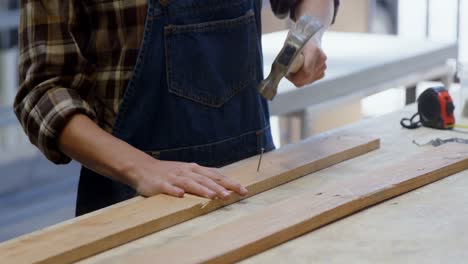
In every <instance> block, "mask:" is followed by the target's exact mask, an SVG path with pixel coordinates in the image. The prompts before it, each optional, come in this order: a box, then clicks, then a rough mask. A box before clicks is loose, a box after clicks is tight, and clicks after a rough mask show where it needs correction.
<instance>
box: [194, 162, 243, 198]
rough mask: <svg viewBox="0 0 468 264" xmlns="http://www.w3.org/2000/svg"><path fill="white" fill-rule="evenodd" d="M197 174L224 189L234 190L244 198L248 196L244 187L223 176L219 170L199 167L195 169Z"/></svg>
mask: <svg viewBox="0 0 468 264" xmlns="http://www.w3.org/2000/svg"><path fill="white" fill-rule="evenodd" d="M195 172H197V173H198V174H201V175H205V176H207V177H209V178H210V179H211V180H212V181H214V182H216V183H217V184H218V185H221V186H222V187H224V188H226V189H229V190H232V191H234V192H236V193H238V194H240V195H242V196H244V195H246V194H247V192H248V191H247V189H246V188H245V187H244V186H242V185H241V184H239V183H237V182H235V181H234V180H232V179H231V178H229V177H227V176H225V175H223V174H222V173H221V172H219V170H217V169H213V168H207V167H202V166H199V167H198V168H196V169H195Z"/></svg>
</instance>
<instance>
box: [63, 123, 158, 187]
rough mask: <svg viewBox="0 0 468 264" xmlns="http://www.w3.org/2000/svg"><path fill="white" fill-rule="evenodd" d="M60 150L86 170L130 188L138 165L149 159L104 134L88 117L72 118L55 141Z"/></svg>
mask: <svg viewBox="0 0 468 264" xmlns="http://www.w3.org/2000/svg"><path fill="white" fill-rule="evenodd" d="M58 144H59V148H60V150H61V151H62V152H63V153H65V154H66V155H67V156H69V157H71V158H72V159H74V160H77V161H78V162H80V163H81V164H83V165H84V166H85V167H87V168H89V169H91V170H93V171H95V172H97V173H99V174H102V175H104V176H107V177H110V178H112V179H114V180H117V181H120V182H123V183H125V184H128V185H130V186H132V187H134V186H136V183H137V181H138V179H136V178H135V176H133V175H132V169H133V168H134V167H135V166H136V163H137V161H142V160H147V159H152V157H150V156H148V155H147V154H145V153H144V152H142V151H140V150H138V149H136V148H134V147H132V146H131V145H129V144H127V143H126V142H124V141H122V140H119V139H118V138H116V137H114V136H112V135H111V134H109V133H107V132H106V131H104V130H103V129H101V128H100V127H99V126H98V125H96V124H95V123H94V122H93V121H92V120H91V119H90V118H89V117H87V116H86V115H82V114H76V115H74V116H73V117H72V118H71V119H70V120H69V121H68V123H67V125H66V126H65V128H64V129H63V130H62V132H61V133H60V136H59V138H58Z"/></svg>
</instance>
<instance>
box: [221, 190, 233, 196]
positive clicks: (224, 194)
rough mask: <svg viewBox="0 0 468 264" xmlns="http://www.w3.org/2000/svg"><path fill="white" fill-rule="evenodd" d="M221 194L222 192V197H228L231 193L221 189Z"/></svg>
mask: <svg viewBox="0 0 468 264" xmlns="http://www.w3.org/2000/svg"><path fill="white" fill-rule="evenodd" d="M222 194H223V197H229V196H230V195H231V193H230V192H228V191H223V192H222Z"/></svg>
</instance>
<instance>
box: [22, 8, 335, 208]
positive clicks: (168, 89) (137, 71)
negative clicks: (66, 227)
mask: <svg viewBox="0 0 468 264" xmlns="http://www.w3.org/2000/svg"><path fill="white" fill-rule="evenodd" d="M272 7H273V9H274V11H276V12H277V14H279V15H283V16H284V15H286V14H287V13H288V12H291V17H293V18H294V17H299V16H300V15H302V14H304V13H309V14H311V15H313V16H315V17H316V18H317V19H319V20H320V21H321V22H322V23H323V24H324V25H330V23H331V22H332V18H333V15H334V11H333V10H334V3H333V1H332V0H304V1H301V2H298V1H272ZM260 10H261V1H255V0H232V1H222V0H173V1H171V0H159V1H156V0H114V1H112V0H84V1H72V0H66V1H63V0H47V1H46V0H42V1H38V0H23V1H22V3H21V25H20V46H21V51H20V82H21V85H20V90H19V92H18V95H17V97H16V100H15V112H16V114H17V116H18V119H19V120H20V122H21V124H22V126H23V127H24V129H25V131H26V133H27V134H28V136H29V138H30V140H31V142H32V143H33V144H35V145H37V146H38V148H39V149H40V150H41V151H42V152H43V153H44V154H45V155H46V157H47V158H48V159H50V160H51V161H52V162H55V163H57V164H60V163H67V162H69V161H70V159H71V158H72V159H75V160H77V161H79V162H80V163H81V164H83V169H82V171H81V175H80V183H79V190H78V199H77V210H76V214H77V215H81V214H84V213H87V212H91V211H93V210H97V209H100V208H103V207H105V206H108V205H111V204H114V203H117V202H120V201H123V200H125V199H128V198H130V197H133V196H135V195H136V194H141V195H144V196H151V195H155V194H158V193H165V194H168V195H172V196H177V197H182V196H183V195H184V193H185V192H189V193H193V194H196V195H199V196H203V197H207V198H216V197H217V198H221V199H228V198H229V196H230V193H231V192H230V191H234V192H236V193H238V194H240V195H245V194H246V193H247V190H246V189H245V188H244V187H243V186H241V185H240V184H238V183H236V182H234V181H233V180H231V179H229V178H228V177H225V176H224V175H222V174H221V173H220V172H219V171H218V170H216V169H213V167H220V166H223V165H226V164H229V163H232V162H235V161H238V160H241V159H244V158H247V157H249V156H252V155H256V154H258V153H259V151H260V150H261V149H262V148H264V149H265V150H267V151H269V150H272V149H273V148H274V145H273V142H272V139H271V133H270V126H269V113H268V106H267V103H266V102H265V100H264V99H262V98H261V97H260V96H259V95H258V93H257V92H256V87H257V85H258V84H259V82H260V81H261V80H262V79H263V74H262V54H261V43H260V39H261V30H260V28H261V26H260ZM335 10H336V5H335ZM335 12H336V11H335ZM303 54H304V58H305V61H304V65H303V67H302V69H301V70H300V71H299V72H297V73H296V74H294V75H291V76H289V78H290V80H291V81H292V82H293V83H294V84H295V85H297V86H302V85H304V84H308V83H311V82H313V81H315V80H317V79H320V78H322V77H323V75H324V71H325V68H326V64H325V60H326V57H325V55H324V54H323V52H322V51H321V50H320V37H319V38H317V39H315V40H314V41H310V43H308V44H307V46H306V48H305V49H304V51H303ZM258 113H260V115H259V114H258Z"/></svg>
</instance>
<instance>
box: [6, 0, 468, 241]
mask: <svg viewBox="0 0 468 264" xmlns="http://www.w3.org/2000/svg"><path fill="white" fill-rule="evenodd" d="M264 2H265V3H264V9H263V13H264V14H263V20H264V21H263V27H264V28H263V32H264V33H265V34H266V33H271V32H275V31H280V30H284V29H287V27H288V26H289V24H288V22H287V21H280V20H278V19H276V18H274V17H273V15H272V14H271V12H270V7H269V1H264ZM341 2H342V5H341V9H340V12H339V15H338V19H337V22H336V24H335V25H334V26H333V28H332V31H336V32H349V34H355V36H356V39H357V41H356V43H357V44H355V43H335V44H333V43H330V45H332V44H333V45H334V46H337V47H338V48H340V46H341V47H346V46H347V45H355V47H352V48H355V49H369V48H370V47H366V46H365V45H364V44H362V45H360V41H359V40H360V39H362V40H364V39H368V37H367V36H369V35H376V36H378V35H381V34H388V35H394V36H397V37H398V38H401V39H406V40H408V41H413V40H414V41H415V42H414V43H420V42H421V43H425V42H427V43H447V45H452V47H453V45H455V44H456V45H457V47H458V56H457V55H456V53H455V56H451V57H450V58H447V61H446V62H444V65H441V67H438V68H437V72H438V75H437V74H436V75H434V76H439V75H440V76H441V77H440V78H432V77H428V75H420V76H419V75H415V76H416V77H415V76H411V77H412V78H416V79H417V82H415V83H414V84H413V85H408V86H404V87H403V86H398V87H395V86H394V85H392V84H391V83H389V84H388V85H387V84H378V85H379V87H380V88H379V89H376V90H375V91H378V92H377V93H374V94H372V95H369V94H363V93H361V92H360V91H359V88H360V83H359V81H356V83H355V84H353V85H355V87H356V93H355V94H354V95H353V96H346V97H340V98H333V99H332V100H326V101H323V102H321V103H320V104H314V105H310V106H309V107H308V108H307V109H305V110H304V111H302V113H306V114H305V115H304V114H302V115H301V116H302V118H301V119H297V118H294V117H295V116H294V114H288V115H284V116H281V117H277V116H274V117H272V126H273V130H274V138H275V142H276V144H277V146H280V145H281V144H285V143H290V142H294V141H297V140H299V139H300V138H301V137H305V136H310V135H313V134H317V133H321V132H324V131H327V130H330V129H334V128H338V127H341V126H344V125H347V124H350V123H353V122H357V121H359V120H361V119H364V118H370V117H374V116H379V115H383V114H387V113H390V112H393V111H396V110H399V109H402V108H403V107H404V106H405V105H407V104H409V103H412V102H414V100H415V98H416V97H417V95H418V94H419V93H420V91H422V90H423V89H424V88H425V87H428V86H430V85H436V84H439V81H441V82H443V83H444V84H446V85H450V89H451V91H453V92H459V91H460V89H461V87H465V89H464V90H467V91H465V92H464V93H463V94H464V95H465V96H467V95H468V84H467V82H468V0H400V1H398V0H341ZM18 8H19V1H17V0H0V180H1V181H0V182H1V183H0V241H4V240H7V239H10V238H13V237H16V236H18V235H21V234H24V233H28V232H31V231H34V230H37V229H39V228H42V227H45V226H48V225H52V224H54V223H58V222H61V221H63V220H65V219H69V218H72V217H73V214H74V203H75V198H76V188H77V181H78V171H79V165H78V164H77V163H74V162H72V163H71V164H69V165H66V166H55V165H53V164H51V163H50V162H48V161H47V160H46V159H45V158H44V157H42V156H41V155H40V153H39V152H38V151H37V150H36V149H35V148H34V147H33V146H32V145H31V144H30V143H29V141H28V139H27V137H26V136H25V135H24V133H23V131H22V129H21V128H20V126H19V124H18V121H17V120H16V118H15V116H14V114H13V111H12V102H13V99H14V96H15V93H16V91H17V87H18V79H17V75H18V74H17V57H18V50H17V45H18V41H17V26H18V25H17V23H18V17H19V11H18ZM330 34H332V33H330ZM330 39H332V38H330ZM326 46H327V41H324V47H325V50H327V47H326ZM348 48H349V47H348ZM405 48H406V47H404V46H402V47H401V49H402V50H403V49H405ZM421 48H422V47H421ZM333 51H335V49H333ZM331 55H333V54H331ZM341 55H342V56H341V57H338V58H337V59H336V63H338V64H339V63H340V62H341V61H340V60H341V59H342V60H343V61H345V60H353V61H351V65H352V63H356V64H358V63H360V60H359V59H355V58H354V57H353V56H352V54H341ZM348 55H349V56H348ZM379 55H381V56H390V57H391V56H393V54H377V55H374V56H379ZM395 56H396V54H395ZM415 56H417V54H415ZM354 60H355V61H354ZM347 65H349V62H348V64H347ZM463 66H465V70H463ZM329 71H333V65H330V66H329ZM434 71H436V70H434ZM457 71H458V74H456V73H457ZM388 74H391V72H388ZM431 76H432V75H431ZM447 76H448V78H447ZM332 77H333V76H332ZM332 77H330V78H332ZM452 77H453V78H452ZM460 82H461V83H462V85H461V86H460ZM310 89H313V87H312V88H310ZM460 102H461V101H460ZM455 104H456V105H458V102H455ZM461 108H462V106H460V107H458V109H461ZM304 116H305V119H304ZM301 122H302V123H301Z"/></svg>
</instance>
